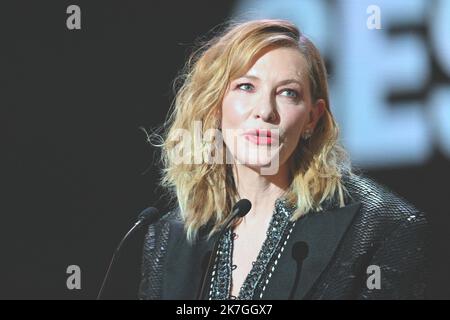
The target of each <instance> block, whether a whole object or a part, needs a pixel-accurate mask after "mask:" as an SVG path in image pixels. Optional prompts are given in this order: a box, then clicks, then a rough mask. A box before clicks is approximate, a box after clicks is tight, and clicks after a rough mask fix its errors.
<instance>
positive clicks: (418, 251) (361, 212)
mask: <svg viewBox="0 0 450 320" xmlns="http://www.w3.org/2000/svg"><path fill="white" fill-rule="evenodd" d="M186 69H187V70H186V73H185V74H184V77H183V78H182V79H183V83H182V86H181V87H180V88H179V90H178V92H177V96H176V99H175V103H174V108H173V112H172V113H171V116H170V118H169V120H168V122H167V131H166V135H165V136H164V141H163V143H162V144H161V145H160V146H162V150H163V162H164V170H163V179H162V183H161V184H162V185H163V186H164V187H165V188H167V190H170V192H171V195H172V198H173V199H174V203H175V208H174V209H173V210H171V211H170V213H169V214H167V215H166V216H165V217H164V218H163V219H161V220H160V221H159V222H158V223H157V224H155V225H152V226H150V227H149V231H148V233H147V236H146V239H145V244H144V256H143V266H142V281H141V285H140V290H139V297H140V298H141V299H196V298H198V297H200V298H201V299H375V298H383V299H407V298H422V297H423V296H424V289H425V279H424V275H425V272H424V268H425V266H424V264H425V256H424V239H425V230H426V228H425V226H426V220H425V218H424V215H423V214H422V213H421V212H419V211H418V210H416V209H415V208H414V207H413V206H411V205H409V204H407V203H406V202H405V201H403V200H402V199H400V198H399V197H397V196H395V195H394V194H393V193H391V192H389V191H388V190H387V189H386V188H384V187H382V186H380V185H379V184H377V183H376V182H374V181H372V180H370V179H368V178H365V177H362V176H360V175H357V174H355V173H354V172H352V169H351V166H350V162H349V160H348V158H347V156H346V153H345V151H344V149H343V148H342V147H341V145H340V144H339V143H338V127H337V125H336V123H335V120H334V118H333V115H332V113H331V110H330V103H329V97H328V85H327V74H326V70H325V66H324V63H323V60H322V59H321V57H320V54H319V52H318V50H317V49H316V47H315V46H314V45H313V44H312V42H311V41H310V40H308V38H306V37H305V36H304V35H302V34H301V33H300V31H299V30H298V29H297V28H296V26H295V25H293V24H292V23H290V22H288V21H283V20H256V21H250V22H245V23H240V24H236V25H232V26H230V27H229V28H228V29H226V30H225V31H224V32H223V33H222V34H221V35H219V36H216V37H215V38H213V39H212V40H210V41H209V42H208V43H206V44H205V45H204V46H203V47H201V49H200V50H198V51H196V52H195V53H194V55H193V56H192V57H191V59H190V60H189V62H188V64H187V66H186ZM207 129H217V130H216V131H214V139H211V137H209V138H207V137H205V136H206V135H205V132H206V131H207ZM209 132H211V131H209ZM186 133H188V134H187V135H186ZM198 133H200V134H198ZM202 134H203V136H202ZM180 141H182V143H181V142H180ZM180 143H181V146H182V147H181V148H180ZM181 149H182V150H183V155H182V158H180V150H181ZM205 154H206V155H207V156H202V155H205ZM199 155H200V156H199ZM211 159H214V161H211ZM181 160H183V161H181ZM230 160H231V161H230ZM239 199H248V200H250V202H251V204H252V206H251V209H250V211H249V212H248V213H247V215H245V216H244V217H243V218H239V219H237V220H236V221H235V222H234V223H233V224H232V225H231V227H230V228H229V229H227V231H226V232H225V233H224V235H223V236H221V237H220V238H219V237H218V231H219V230H220V228H221V227H222V226H223V224H224V221H225V220H226V218H227V217H228V216H229V215H230V213H231V211H232V208H233V205H234V204H235V203H236V202H237V201H238V200H239ZM216 241H217V244H218V250H217V252H213V254H214V255H213V257H214V259H213V260H212V266H211V267H212V272H210V273H208V274H207V275H206V280H205V284H206V286H205V288H204V290H203V291H201V290H200V289H201V288H202V283H203V281H202V279H203V278H202V276H203V274H204V273H205V272H206V271H205V270H206V263H205V261H207V259H208V257H209V253H210V252H211V250H212V248H213V246H214V243H215V242H216Z"/></svg>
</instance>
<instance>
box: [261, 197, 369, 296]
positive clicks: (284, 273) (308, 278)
mask: <svg viewBox="0 0 450 320" xmlns="http://www.w3.org/2000/svg"><path fill="white" fill-rule="evenodd" d="M360 206H361V202H359V201H358V202H354V203H351V204H348V205H347V206H345V207H342V208H335V209H331V210H329V211H324V212H318V213H311V214H308V215H306V216H305V217H303V218H300V219H299V220H297V223H296V225H295V227H294V230H293V232H292V234H291V236H290V239H289V240H288V241H287V243H286V247H285V248H284V251H283V254H281V256H280V258H279V261H278V263H277V266H276V267H275V269H274V271H273V274H272V277H271V279H270V281H269V283H268V284H267V288H266V290H265V292H264V294H263V297H262V298H263V299H280V300H287V299H288V298H289V295H290V291H291V288H292V287H293V284H294V279H295V276H296V272H297V262H296V261H295V260H294V259H293V257H292V248H293V246H294V244H295V243H297V242H300V241H301V242H304V243H306V245H307V247H308V254H307V256H306V258H305V259H304V260H303V264H302V269H301V273H300V278H299V282H298V286H297V290H296V292H295V294H294V297H293V298H294V299H296V300H297V299H303V298H305V296H306V295H307V293H308V292H309V290H310V289H311V288H312V286H313V285H314V283H315V282H316V280H317V278H318V277H319V276H320V275H321V274H322V272H323V271H324V270H325V268H326V267H327V265H328V264H329V263H330V261H331V258H332V257H333V255H334V252H335V251H336V249H337V247H338V245H339V243H340V241H341V240H342V237H343V235H344V234H345V232H346V230H347V229H348V227H349V226H350V224H351V222H352V220H353V217H354V216H355V214H356V213H357V212H358V211H359V208H360Z"/></svg>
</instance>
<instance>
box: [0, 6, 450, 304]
mask: <svg viewBox="0 0 450 320" xmlns="http://www.w3.org/2000/svg"><path fill="white" fill-rule="evenodd" d="M70 4H77V5H79V6H80V7H81V10H82V29H81V30H77V31H70V30H68V29H67V28H66V25H65V21H66V18H67V14H66V8H67V6H69V5H70ZM232 6H233V1H214V3H213V2H211V1H177V2H173V1H61V0H59V1H8V2H2V4H1V5H0V34H1V41H2V43H1V47H0V48H1V50H0V61H1V62H0V74H1V75H0V88H1V89H0V90H1V92H0V93H1V94H0V106H1V109H0V110H1V113H0V125H1V130H2V131H1V133H2V134H1V141H2V144H1V147H2V151H1V155H2V157H1V158H2V162H3V165H2V166H1V171H0V172H1V177H0V179H1V184H0V185H1V187H2V190H3V191H2V193H1V194H2V197H1V201H0V210H1V211H0V212H1V223H0V236H1V239H0V240H1V242H0V249H1V251H0V252H1V256H0V257H1V261H0V263H1V265H0V298H3V299H49V298H52V299H93V298H95V296H96V294H97V291H98V289H99V287H100V284H101V281H102V278H103V275H104V272H105V271H106V268H107V265H108V263H109V259H110V257H111V254H112V252H113V250H114V248H115V246H116V245H117V243H118V241H119V240H120V238H121V236H122V235H123V234H124V233H125V232H126V231H127V229H128V228H129V227H130V226H131V225H132V224H133V222H134V220H135V218H136V216H137V214H138V213H139V212H140V211H141V210H142V209H144V208H145V207H147V206H150V205H152V206H157V207H158V208H159V209H161V210H165V208H166V205H165V201H164V199H162V198H161V191H160V190H158V189H156V181H157V179H158V166H157V159H158V157H157V154H156V153H155V149H154V148H152V147H151V146H150V145H149V144H148V143H147V141H146V139H147V137H146V135H145V133H144V132H143V131H142V130H141V129H140V127H144V128H146V129H147V130H150V129H151V128H154V127H156V126H158V125H160V124H161V123H162V122H163V120H164V119H165V117H166V113H167V110H168V108H169V105H170V102H171V101H172V98H173V93H172V80H173V79H174V78H175V76H176V75H177V73H178V71H179V70H180V69H181V68H182V66H183V65H184V62H185V60H186V58H187V57H188V55H189V53H190V52H191V47H192V45H194V43H195V40H196V39H198V38H199V37H200V36H203V35H205V34H206V33H207V32H208V31H209V30H211V29H212V28H213V27H215V26H216V25H218V24H219V23H222V22H223V21H224V20H225V19H227V18H228V17H229V14H230V11H231V8H232ZM366 174H367V175H369V176H371V177H373V178H375V179H376V180H378V181H379V182H381V183H383V184H385V185H387V186H388V187H390V188H391V189H393V190H395V191H396V192H397V193H398V194H400V195H402V196H404V197H405V198H406V199H408V200H409V201H410V202H412V203H414V204H415V205H416V206H417V207H419V208H420V209H422V210H425V211H426V212H427V213H428V214H429V219H430V224H431V227H432V246H431V260H430V261H431V265H432V278H431V279H430V296H431V297H434V298H447V299H448V298H450V289H449V288H450V275H449V270H450V253H449V250H448V248H447V247H448V243H449V240H450V236H449V231H448V230H450V228H449V227H450V216H449V212H448V211H449V210H448V209H447V207H446V205H445V201H446V200H447V198H448V196H449V193H448V187H447V184H446V183H444V182H448V181H449V179H448V178H449V160H448V159H446V158H444V156H443V155H441V154H440V153H439V151H436V152H435V154H434V156H433V158H432V159H430V160H429V161H428V162H427V163H426V164H425V165H424V166H419V167H417V166H415V167H404V168H395V169H384V170H377V171H375V170H367V171H366ZM142 237H143V233H142V232H141V233H139V234H136V236H135V237H134V238H133V239H131V241H130V242H128V243H127V245H126V247H125V248H124V253H123V256H122V257H121V259H120V261H119V265H118V266H117V268H116V269H115V272H114V273H113V275H112V281H111V283H110V285H109V287H108V292H107V296H108V297H111V298H129V299H133V298H135V297H136V291H137V285H138V281H139V264H140V251H141V243H142ZM72 264H75V265H79V266H80V268H81V276H82V281H81V286H82V288H81V290H72V291H71V290H68V289H67V288H66V279H67V277H68V274H66V268H67V266H69V265H72Z"/></svg>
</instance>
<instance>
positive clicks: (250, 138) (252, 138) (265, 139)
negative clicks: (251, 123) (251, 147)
mask: <svg viewBox="0 0 450 320" xmlns="http://www.w3.org/2000/svg"><path fill="white" fill-rule="evenodd" d="M244 138H245V139H247V140H248V141H250V142H253V143H255V144H272V138H271V137H262V136H255V135H252V134H246V135H244Z"/></svg>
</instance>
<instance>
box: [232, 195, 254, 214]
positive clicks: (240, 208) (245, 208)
mask: <svg viewBox="0 0 450 320" xmlns="http://www.w3.org/2000/svg"><path fill="white" fill-rule="evenodd" d="M251 208H252V203H251V202H250V201H249V200H248V199H241V200H239V201H238V202H236V204H235V205H234V207H233V211H234V212H235V211H236V210H237V215H238V216H239V217H241V218H242V217H243V216H245V215H246V214H247V213H248V212H249V211H250V209H251Z"/></svg>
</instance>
